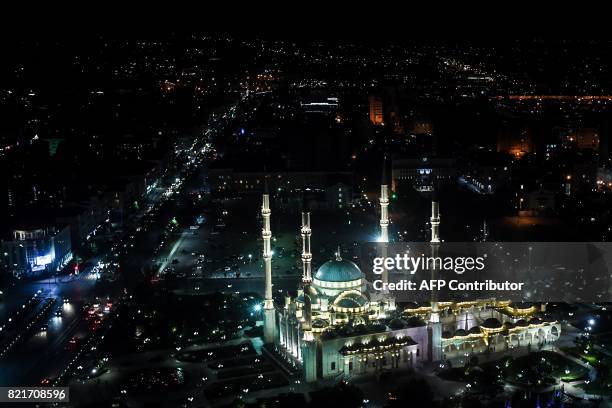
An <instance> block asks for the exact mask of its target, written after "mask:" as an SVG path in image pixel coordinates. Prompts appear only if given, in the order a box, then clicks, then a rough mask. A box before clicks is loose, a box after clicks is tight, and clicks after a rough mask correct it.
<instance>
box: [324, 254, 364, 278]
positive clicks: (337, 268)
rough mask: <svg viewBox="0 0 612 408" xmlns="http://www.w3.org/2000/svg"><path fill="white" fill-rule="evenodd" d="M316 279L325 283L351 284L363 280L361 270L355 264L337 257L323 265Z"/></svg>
mask: <svg viewBox="0 0 612 408" xmlns="http://www.w3.org/2000/svg"><path fill="white" fill-rule="evenodd" d="M314 277H315V279H317V280H319V281H323V282H351V281H356V280H358V279H361V270H360V269H359V267H358V266H357V265H355V264H354V263H353V262H351V261H348V260H344V259H342V258H340V257H338V256H337V257H336V259H332V260H331V261H327V262H325V263H324V264H323V265H321V267H320V268H319V269H318V270H317V273H316V274H315V276H314Z"/></svg>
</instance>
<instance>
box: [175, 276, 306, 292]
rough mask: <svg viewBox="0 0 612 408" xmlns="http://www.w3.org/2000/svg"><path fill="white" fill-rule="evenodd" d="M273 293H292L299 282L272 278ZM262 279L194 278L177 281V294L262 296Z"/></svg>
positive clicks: (292, 277) (291, 278)
mask: <svg viewBox="0 0 612 408" xmlns="http://www.w3.org/2000/svg"><path fill="white" fill-rule="evenodd" d="M272 282H273V287H272V289H273V291H275V292H278V293H287V292H289V293H293V292H294V291H295V288H296V287H297V285H298V284H299V282H300V278H299V277H296V276H290V277H278V276H275V277H273V278H272ZM264 284H265V282H264V279H263V278H261V277H257V278H246V279H245V278H194V279H180V280H178V281H177V288H176V292H177V293H182V294H190V295H204V294H207V293H214V292H222V293H232V292H241V293H247V292H248V293H258V294H260V295H262V296H263V294H264V289H265V288H264Z"/></svg>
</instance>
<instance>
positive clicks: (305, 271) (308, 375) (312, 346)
mask: <svg viewBox="0 0 612 408" xmlns="http://www.w3.org/2000/svg"><path fill="white" fill-rule="evenodd" d="M300 232H301V234H302V288H303V291H304V310H303V314H304V321H303V322H302V333H303V334H304V336H303V338H302V345H301V347H302V349H301V353H302V367H303V370H304V379H305V380H306V381H307V382H313V381H316V379H317V371H318V370H317V343H316V341H315V339H314V336H313V334H312V299H311V295H312V289H311V287H310V285H311V283H312V273H311V267H312V265H311V263H312V253H311V251H310V235H311V230H310V212H309V211H308V208H307V205H306V201H305V200H304V208H303V210H302V228H301V230H300Z"/></svg>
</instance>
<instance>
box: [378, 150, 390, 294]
mask: <svg viewBox="0 0 612 408" xmlns="http://www.w3.org/2000/svg"><path fill="white" fill-rule="evenodd" d="M386 165H387V160H386V158H385V160H383V171H382V181H381V183H380V238H379V241H380V243H381V249H382V254H381V256H382V257H383V258H386V257H387V256H388V254H389V186H388V185H387V171H386ZM382 281H383V284H386V283H388V282H389V271H387V270H386V269H385V270H384V271H383V273H382ZM386 287H387V286H386V285H385V288H386ZM383 293H388V290H386V289H385V290H384V291H383Z"/></svg>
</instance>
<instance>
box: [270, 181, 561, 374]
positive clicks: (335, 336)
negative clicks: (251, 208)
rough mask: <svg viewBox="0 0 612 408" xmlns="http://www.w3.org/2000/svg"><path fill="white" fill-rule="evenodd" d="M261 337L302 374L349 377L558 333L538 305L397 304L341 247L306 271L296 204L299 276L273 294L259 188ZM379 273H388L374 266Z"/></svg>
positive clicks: (384, 209) (307, 234)
mask: <svg viewBox="0 0 612 408" xmlns="http://www.w3.org/2000/svg"><path fill="white" fill-rule="evenodd" d="M379 202H380V241H381V242H382V243H383V245H382V248H383V251H386V243H388V242H389V233H388V227H389V218H388V206H389V196H388V186H387V184H386V181H385V179H384V176H383V184H382V185H381V189H380V200H379ZM431 211H432V212H431V219H430V223H431V240H430V245H431V252H432V255H434V256H436V255H437V251H438V245H439V243H440V237H439V226H440V213H439V203H438V198H437V194H436V193H435V192H434V194H433V195H432V204H431ZM261 214H262V218H263V229H262V237H263V260H264V272H265V302H264V343H265V344H266V345H267V347H270V348H272V349H273V350H274V351H275V352H276V353H278V354H280V355H281V356H282V357H284V358H285V359H286V360H287V361H288V362H290V363H291V364H293V365H295V366H296V367H300V368H301V369H302V371H303V373H304V379H305V380H306V381H307V382H313V381H317V380H319V379H334V378H348V377H351V376H357V375H361V374H366V373H373V372H378V371H382V370H388V369H396V368H409V367H413V368H418V367H421V366H423V365H424V364H427V363H440V362H443V361H445V360H448V359H454V358H464V357H465V356H469V355H471V354H477V353H482V352H485V351H492V352H496V351H497V352H499V351H505V350H508V349H511V348H514V347H519V346H527V345H531V344H533V345H534V346H535V345H539V344H542V343H545V342H552V341H555V340H557V339H558V338H559V335H560V333H561V326H560V324H559V323H558V322H556V321H549V320H547V319H545V318H543V313H541V312H542V311H543V308H544V306H543V305H542V306H539V305H527V306H526V305H523V304H521V305H520V306H518V305H517V306H515V305H513V304H512V303H511V302H510V301H499V300H495V299H486V300H474V301H469V302H438V301H437V299H434V298H432V301H431V302H428V303H427V304H416V303H410V304H401V303H397V304H396V302H395V299H394V297H393V295H390V294H389V293H382V292H381V291H375V290H374V289H373V288H372V285H371V284H370V283H369V282H367V281H366V279H365V276H364V274H363V273H362V271H361V269H360V268H359V267H358V266H357V265H356V264H355V263H353V262H352V261H350V260H347V259H342V257H341V254H340V251H339V250H338V252H337V253H336V254H335V257H334V258H333V259H331V260H328V261H327V262H324V263H323V264H322V265H321V266H320V267H319V268H318V269H317V271H316V273H314V275H313V274H312V271H311V266H312V253H311V245H310V238H311V229H310V213H309V212H308V211H307V210H304V211H303V212H302V225H301V230H300V233H301V236H302V271H303V273H302V282H301V285H300V287H299V289H298V291H297V296H296V297H295V298H292V297H290V296H289V295H286V296H285V298H284V301H283V302H280V304H278V303H275V301H274V299H273V296H272V248H271V245H270V241H271V237H272V232H271V230H270V216H271V210H270V197H269V194H267V192H266V193H264V195H263V205H262V208H261ZM382 278H383V281H385V280H387V281H388V275H387V274H386V273H383V275H382Z"/></svg>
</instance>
